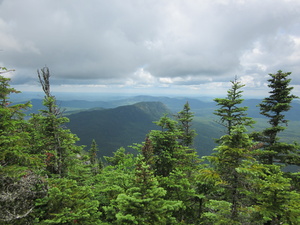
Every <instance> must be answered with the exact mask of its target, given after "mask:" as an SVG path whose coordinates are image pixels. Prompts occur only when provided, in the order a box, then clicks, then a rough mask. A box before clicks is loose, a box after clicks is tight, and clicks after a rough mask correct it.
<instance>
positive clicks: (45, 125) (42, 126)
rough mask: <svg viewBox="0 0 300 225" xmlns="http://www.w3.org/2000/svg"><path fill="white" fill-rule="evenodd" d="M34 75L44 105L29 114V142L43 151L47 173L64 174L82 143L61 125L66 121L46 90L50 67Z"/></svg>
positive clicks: (48, 89)
mask: <svg viewBox="0 0 300 225" xmlns="http://www.w3.org/2000/svg"><path fill="white" fill-rule="evenodd" d="M38 78H39V81H40V84H41V86H42V89H43V91H44V93H45V97H44V101H43V104H44V106H45V107H46V109H43V110H40V113H39V114H34V115H32V118H31V119H30V122H31V123H32V125H33V126H34V130H33V132H34V131H35V132H34V135H32V138H33V144H35V148H36V149H37V151H40V152H41V153H42V154H44V155H45V156H46V157H45V164H46V169H47V171H48V175H50V176H53V175H55V176H58V177H67V176H68V174H69V172H70V171H69V169H70V168H74V166H75V165H77V164H76V163H75V161H78V157H76V155H77V154H81V151H82V147H81V146H76V145H75V143H76V142H77V141H78V140H79V139H78V138H77V137H76V135H74V134H72V133H71V132H70V131H69V130H67V129H65V128H64V126H63V125H64V124H65V123H66V122H68V119H67V118H66V117H63V115H62V111H61V110H60V108H59V107H58V106H57V104H56V98H55V97H54V96H53V95H52V94H51V90H50V71H49V68H47V67H44V68H42V69H41V70H40V71H38Z"/></svg>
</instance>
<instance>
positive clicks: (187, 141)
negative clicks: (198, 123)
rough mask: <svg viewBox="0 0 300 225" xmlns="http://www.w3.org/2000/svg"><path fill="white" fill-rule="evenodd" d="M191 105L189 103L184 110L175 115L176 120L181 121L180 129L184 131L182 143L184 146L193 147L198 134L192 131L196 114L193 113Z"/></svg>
mask: <svg viewBox="0 0 300 225" xmlns="http://www.w3.org/2000/svg"><path fill="white" fill-rule="evenodd" d="M190 110H191V108H190V105H189V103H188V102H186V104H185V105H184V107H183V110H182V111H180V112H178V113H177V115H175V117H176V119H177V120H178V121H179V124H178V127H179V130H181V131H182V137H180V139H181V141H180V143H181V144H182V145H183V146H192V144H193V140H194V137H195V136H196V132H195V130H194V129H191V126H192V124H191V122H192V121H193V118H194V113H192V112H191V111H190Z"/></svg>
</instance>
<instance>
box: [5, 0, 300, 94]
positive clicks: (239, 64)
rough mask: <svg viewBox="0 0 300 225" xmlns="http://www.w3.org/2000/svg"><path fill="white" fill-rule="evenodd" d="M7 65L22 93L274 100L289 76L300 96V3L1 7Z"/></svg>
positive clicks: (13, 1)
mask: <svg viewBox="0 0 300 225" xmlns="http://www.w3.org/2000/svg"><path fill="white" fill-rule="evenodd" d="M0 66H5V67H6V68H8V69H14V70H15V71H14V72H10V73H7V74H5V76H7V77H9V78H11V79H12V80H11V85H12V86H13V87H15V88H16V89H18V90H20V91H23V92H24V91H41V87H40V85H39V83H38V78H37V70H38V69H41V68H43V67H44V66H47V67H49V69H50V73H51V83H52V90H53V91H57V92H77V93H82V92H91V93H127V94H128V93H132V94H149V95H151V94H152V95H171V94H177V95H199V96H201V95H203V96H209V95H214V96H218V95H224V94H226V90H228V89H229V88H230V86H231V84H230V81H231V80H234V79H235V77H237V79H238V80H239V81H241V82H242V83H243V84H245V85H246V86H245V87H244V88H243V91H244V96H245V97H251V96H265V95H267V94H268V91H270V90H269V88H268V87H267V84H268V82H267V80H268V79H269V75H268V74H269V73H276V72H277V71H278V70H282V71H283V72H292V74H291V75H290V78H291V79H292V81H291V85H292V86H293V87H294V90H293V93H294V94H296V95H299V96H300V1H299V0H126V1H125V0H109V1H107V0H105V1H104V0H85V1H82V0H81V1H80V0H26V1H25V0H0Z"/></svg>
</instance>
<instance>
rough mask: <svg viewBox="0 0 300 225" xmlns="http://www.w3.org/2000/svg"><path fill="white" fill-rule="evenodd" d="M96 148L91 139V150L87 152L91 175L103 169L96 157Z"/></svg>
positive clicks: (94, 142)
mask: <svg viewBox="0 0 300 225" xmlns="http://www.w3.org/2000/svg"><path fill="white" fill-rule="evenodd" d="M97 152H98V147H97V143H96V141H95V140H94V139H93V141H92V145H91V148H90V150H89V161H90V165H91V171H92V174H93V175H96V174H98V173H99V172H100V170H101V169H102V168H103V164H102V161H101V160H99V159H98V157H97Z"/></svg>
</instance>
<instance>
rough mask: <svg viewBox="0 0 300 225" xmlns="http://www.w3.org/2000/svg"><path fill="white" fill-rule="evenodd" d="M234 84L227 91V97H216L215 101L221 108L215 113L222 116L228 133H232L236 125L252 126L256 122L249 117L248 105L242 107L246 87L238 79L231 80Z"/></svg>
mask: <svg viewBox="0 0 300 225" xmlns="http://www.w3.org/2000/svg"><path fill="white" fill-rule="evenodd" d="M231 83H232V86H231V88H230V89H229V90H228V91H227V97H226V98H215V99H214V101H215V102H217V105H218V106H220V109H217V110H215V111H216V112H215V113H214V114H215V115H217V116H219V117H220V122H219V123H220V124H221V125H222V126H224V127H225V128H226V134H229V135H230V134H231V130H232V129H233V127H234V126H237V125H243V126H251V125H252V124H254V123H255V122H254V121H253V119H252V118H250V117H247V114H246V111H247V109H248V107H240V106H238V105H240V104H241V103H242V102H243V101H244V99H241V97H242V93H243V91H241V90H240V89H241V88H242V87H244V86H245V85H244V84H241V83H240V82H239V81H237V79H235V80H234V81H231Z"/></svg>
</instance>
